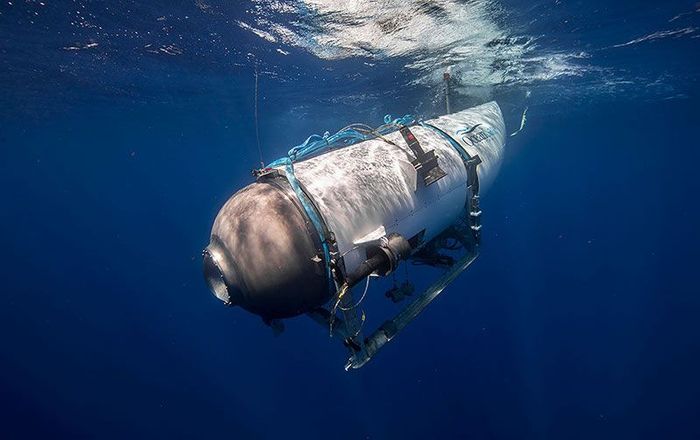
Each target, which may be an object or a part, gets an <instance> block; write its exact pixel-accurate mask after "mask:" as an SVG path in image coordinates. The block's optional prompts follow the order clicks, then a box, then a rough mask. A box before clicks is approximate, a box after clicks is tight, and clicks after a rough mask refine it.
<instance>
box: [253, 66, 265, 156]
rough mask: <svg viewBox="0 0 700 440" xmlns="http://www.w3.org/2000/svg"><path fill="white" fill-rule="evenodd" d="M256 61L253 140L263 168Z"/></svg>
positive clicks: (256, 67)
mask: <svg viewBox="0 0 700 440" xmlns="http://www.w3.org/2000/svg"><path fill="white" fill-rule="evenodd" d="M258 76H259V75H258V61H257V60H256V61H255V140H256V142H257V144H258V154H259V155H260V168H265V161H264V160H263V154H262V147H260V125H259V123H258Z"/></svg>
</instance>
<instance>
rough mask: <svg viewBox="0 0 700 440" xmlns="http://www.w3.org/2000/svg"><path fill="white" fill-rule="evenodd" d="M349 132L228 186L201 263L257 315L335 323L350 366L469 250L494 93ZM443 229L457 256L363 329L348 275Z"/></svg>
mask: <svg viewBox="0 0 700 440" xmlns="http://www.w3.org/2000/svg"><path fill="white" fill-rule="evenodd" d="M348 132H352V133H354V135H355V136H360V135H361V138H360V139H357V138H355V140H353V141H352V142H346V143H345V144H343V145H341V146H338V145H328V147H327V148H326V149H325V152H323V153H322V154H315V155H312V156H311V157H308V158H306V157H298V156H297V155H296V152H295V151H290V158H289V159H284V160H281V161H277V162H275V163H273V164H272V166H271V167H269V168H267V169H265V170H260V172H259V173H258V178H257V181H256V182H255V183H252V184H251V185H248V186H247V187H245V188H243V189H242V190H240V191H238V192H237V193H236V194H234V195H233V196H232V197H231V198H230V199H229V200H228V201H227V202H226V204H225V205H224V206H223V208H222V209H221V211H220V212H219V214H218V215H217V217H216V220H215V221H214V226H213V228H212V232H211V241H210V244H209V246H208V247H207V248H206V249H205V251H204V272H205V278H206V280H207V283H208V284H209V287H210V289H211V290H212V291H213V292H214V294H215V295H216V296H217V297H218V298H219V299H221V300H222V301H224V302H225V303H227V304H229V305H238V306H241V307H243V308H245V309H247V310H249V311H251V312H253V313H256V314H258V315H260V316H262V317H263V319H264V320H265V321H266V322H268V323H273V324H274V323H276V322H277V320H279V319H281V318H288V317H292V316H296V315H300V314H304V313H306V314H309V315H310V316H312V317H313V318H315V319H316V320H318V321H319V322H322V323H327V324H329V325H330V326H331V327H332V326H333V325H334V323H335V332H336V333H337V334H340V335H341V337H342V338H343V339H344V342H345V345H346V346H348V347H349V349H350V351H351V359H350V361H349V363H348V368H350V367H355V368H356V367H359V366H361V365H363V364H364V363H365V362H366V361H367V360H369V358H371V356H372V355H373V354H374V352H376V350H378V349H379V348H380V347H381V346H382V345H383V343H384V342H386V341H388V340H390V339H391V337H393V335H394V334H395V333H396V332H397V331H398V330H400V328H402V327H403V325H405V324H406V323H407V322H408V321H410V320H411V319H413V318H414V317H415V315H417V314H418V312H420V310H422V309H423V308H424V307H425V305H427V303H429V302H430V301H431V300H432V299H433V298H434V297H435V296H437V294H438V293H439V292H440V291H442V289H443V288H444V286H445V285H446V284H448V283H449V282H450V281H451V280H452V279H454V277H456V276H457V274H458V273H459V272H461V271H462V270H463V269H464V268H466V266H467V265H468V264H469V263H471V261H473V260H474V258H476V255H477V254H478V244H479V237H480V231H479V230H480V228H481V223H480V216H481V211H480V209H479V196H480V195H481V194H483V191H484V190H485V189H486V188H487V187H488V186H489V185H490V183H491V182H492V181H493V179H494V177H495V175H496V173H497V172H498V169H499V166H500V163H501V159H502V153H503V148H504V145H505V139H506V135H505V124H504V122H503V116H502V114H501V110H500V108H499V106H498V104H496V103H495V102H490V103H487V104H483V105H480V106H478V107H474V108H471V109H467V110H464V111H461V112H457V113H453V114H449V115H446V116H441V117H438V118H435V119H430V120H426V121H421V122H416V121H412V122H408V121H399V120H397V121H394V123H393V124H389V125H385V126H383V127H381V130H379V129H378V130H371V129H369V130H367V129H364V128H357V127H355V128H353V129H352V130H350V131H348ZM358 133H359V134H358ZM339 134H340V133H339ZM348 143H349V145H348ZM316 153H318V152H316ZM460 225H461V226H462V227H461V228H460V227H458V226H460ZM465 228H466V229H465ZM465 230H466V232H465ZM445 234H461V235H459V236H458V237H457V238H458V239H459V240H460V241H461V242H462V243H463V244H464V247H465V252H466V256H465V257H464V258H463V259H461V260H459V261H457V262H453V263H452V264H450V265H449V266H450V270H448V271H447V272H446V274H445V275H444V276H443V277H441V278H440V279H439V280H437V281H436V284H434V285H433V288H431V289H429V291H427V292H424V293H423V294H422V295H420V296H418V297H417V298H416V299H415V300H414V302H413V303H412V304H411V305H409V306H407V307H406V308H405V309H404V311H403V314H401V313H400V314H399V315H398V316H397V317H396V318H394V320H390V321H387V325H385V326H383V327H382V328H380V329H379V330H377V332H375V334H373V335H372V336H370V337H368V338H364V337H363V336H362V333H361V322H359V321H360V319H359V317H358V314H357V312H356V311H354V310H353V308H352V307H349V306H350V305H351V304H353V302H354V301H353V300H352V294H351V289H352V286H354V285H355V284H357V283H358V282H359V281H361V280H362V279H364V278H366V277H367V276H371V275H375V276H376V275H386V274H388V273H390V272H392V271H393V270H394V269H395V268H396V266H397V265H398V264H399V262H400V261H402V260H411V259H413V258H422V259H423V261H425V259H426V258H429V254H430V253H431V252H434V251H435V250H436V249H437V248H438V247H439V242H440V239H441V238H443V237H444V236H445ZM404 264H405V263H404ZM462 266H463V267H462ZM324 305H328V307H327V308H324ZM339 305H346V307H342V306H341V307H340V309H341V310H343V309H345V310H344V311H343V312H342V313H341V314H340V315H342V316H338V317H336V311H337V309H338V306H339Z"/></svg>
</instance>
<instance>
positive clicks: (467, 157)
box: [420, 122, 472, 162]
mask: <svg viewBox="0 0 700 440" xmlns="http://www.w3.org/2000/svg"><path fill="white" fill-rule="evenodd" d="M420 125H422V126H423V127H428V128H429V129H431V130H433V131H434V132H435V133H437V134H439V135H440V136H442V137H444V138H445V139H447V141H448V142H449V143H450V145H452V148H454V149H455V150H457V153H459V155H460V156H461V157H462V160H463V161H464V162H468V161H470V160H471V158H472V157H471V156H470V155H469V153H467V150H465V149H464V147H462V146H461V145H460V144H459V143H458V142H457V141H456V140H454V139H453V138H452V136H450V135H449V134H447V133H445V132H444V131H442V130H441V129H439V128H437V127H436V126H434V125H431V124H427V123H425V122H421V123H420Z"/></svg>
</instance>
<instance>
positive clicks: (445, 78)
mask: <svg viewBox="0 0 700 440" xmlns="http://www.w3.org/2000/svg"><path fill="white" fill-rule="evenodd" d="M450 70H451V69H450V67H448V68H447V70H445V73H443V74H442V79H443V81H445V108H446V110H447V114H448V115H449V114H450V113H452V111H451V109H450V78H451V76H450Z"/></svg>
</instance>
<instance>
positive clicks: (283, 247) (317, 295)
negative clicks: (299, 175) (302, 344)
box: [204, 179, 330, 319]
mask: <svg viewBox="0 0 700 440" xmlns="http://www.w3.org/2000/svg"><path fill="white" fill-rule="evenodd" d="M204 276H205V278H206V280H207V284H208V285H209V288H210V289H211V290H212V292H213V293H214V295H216V297H217V298H219V299H221V300H222V301H224V302H226V303H229V304H231V305H239V306H241V307H243V308H244V309H246V310H249V311H250V312H253V313H256V314H258V315H260V316H262V317H264V318H266V319H273V318H286V317H291V316H296V315H299V314H302V313H305V312H307V311H309V310H310V309H312V308H314V307H318V306H320V305H322V304H324V303H325V302H326V301H328V299H329V296H330V291H329V288H328V282H327V279H326V274H325V267H324V263H323V254H322V251H321V246H320V240H319V238H318V234H317V232H316V230H315V229H314V227H313V225H312V224H311V223H310V222H308V220H307V218H306V215H305V213H304V211H303V209H302V208H301V206H300V205H299V202H298V201H297V199H296V195H295V194H294V193H293V191H292V190H291V188H290V187H289V184H288V183H287V182H286V181H285V180H283V179H275V180H271V181H265V182H256V183H253V184H251V185H249V186H247V187H245V188H243V189H242V190H240V191H239V192H237V193H236V194H234V195H233V196H232V197H231V198H230V199H229V200H228V201H227V202H226V204H225V205H224V206H223V208H221V210H220V211H219V214H218V215H217V216H216V220H215V221H214V226H213V227H212V231H211V241H210V243H209V246H207V248H206V249H205V251H204Z"/></svg>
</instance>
